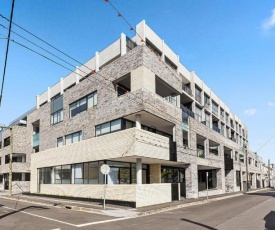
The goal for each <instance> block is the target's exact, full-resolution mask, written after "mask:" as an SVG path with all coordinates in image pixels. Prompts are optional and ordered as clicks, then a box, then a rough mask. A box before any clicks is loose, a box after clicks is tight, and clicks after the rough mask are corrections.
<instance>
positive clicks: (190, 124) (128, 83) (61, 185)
mask: <svg viewBox="0 0 275 230" xmlns="http://www.w3.org/2000/svg"><path fill="white" fill-rule="evenodd" d="M136 31H137V35H136V36H135V37H133V38H131V39H130V38H128V37H126V36H125V35H124V34H121V37H120V38H119V39H118V40H117V41H115V42H114V43H113V44H111V45H110V46H109V47H107V48H106V49H104V50H103V51H101V52H96V53H95V56H94V57H93V58H92V59H91V60H89V61H88V62H87V63H85V64H83V65H82V66H80V67H78V68H76V70H75V71H74V72H72V73H71V74H69V75H68V76H66V77H65V78H61V79H60V81H59V82H58V83H56V84H55V85H53V86H52V87H48V89H47V90H46V91H45V92H44V93H42V94H40V95H38V96H37V98H36V108H35V109H33V110H32V111H30V112H28V113H27V114H25V115H24V116H23V117H21V118H19V119H17V120H16V122H15V123H13V125H14V126H13V130H14V134H13V136H14V138H13V143H14V156H16V157H18V158H17V159H19V158H20V160H19V163H17V162H18V161H17V159H16V160H15V161H14V163H13V165H14V170H15V169H16V170H17V171H15V173H19V174H20V175H21V177H20V179H19V180H18V181H25V182H24V183H26V181H28V180H29V178H30V192H31V193H40V194H51V195H60V196H73V197H88V198H92V199H101V198H102V195H103V186H104V185H103V183H104V177H103V175H102V173H101V172H100V166H101V165H102V164H108V165H109V166H110V169H111V170H110V173H109V174H108V177H107V183H108V186H107V193H106V198H107V200H112V201H123V202H129V204H131V205H133V206H136V207H141V206H146V205H153V204H158V203H164V202H170V201H172V200H179V199H181V198H183V197H184V198H198V197H203V196H206V189H207V185H208V188H209V191H208V194H209V195H210V196H211V195H217V194H223V193H226V192H234V191H240V190H243V191H245V190H246V189H247V186H246V185H247V178H248V180H249V181H250V182H251V184H252V188H262V187H265V186H267V185H266V183H265V182H264V178H265V177H264V175H265V171H264V167H262V166H263V161H262V158H260V157H259V156H257V155H256V154H255V153H252V152H250V151H249V150H248V149H249V148H248V130H247V127H246V126H245V125H244V124H243V122H242V121H241V120H240V119H239V118H238V117H237V116H236V115H235V114H233V113H232V112H231V111H230V109H229V108H228V107H227V106H226V104H225V103H224V102H223V101H222V100H221V99H220V98H219V97H218V96H217V95H216V94H215V93H214V92H213V91H212V90H211V89H210V88H209V87H208V86H207V85H206V84H205V83H204V82H203V81H202V80H201V79H200V78H199V77H198V76H197V75H196V74H195V72H189V71H188V70H187V69H186V68H185V67H184V66H183V65H182V64H181V63H180V61H179V60H180V59H179V56H178V55H177V54H176V53H174V52H173V51H172V50H171V49H170V48H169V47H168V45H167V44H166V43H165V42H164V41H163V40H162V39H161V38H160V37H159V36H158V35H157V34H156V33H155V32H154V31H153V30H152V29H150V28H149V27H148V26H147V25H146V24H145V21H142V22H140V23H139V24H138V25H137V26H136ZM22 119H23V120H24V122H23V123H22ZM9 132H10V131H9V130H6V131H4V132H3V133H2V138H1V139H2V149H1V151H0V153H1V158H2V161H1V166H0V169H1V171H0V172H1V175H2V176H3V179H2V180H3V186H4V185H5V183H7V181H8V180H7V173H8V167H7V165H6V162H8V159H7V161H6V157H7V158H8V151H9V143H8V141H7V139H8V138H9V135H10V134H9ZM15 146H16V148H15ZM247 152H248V154H246V153H247ZM247 159H248V160H249V164H247V162H246V160H247ZM247 166H248V168H247ZM29 172H30V173H31V175H30V177H29ZM247 172H248V173H249V176H248V177H247ZM207 175H208V177H207ZM207 178H208V179H207ZM13 183H14V182H13ZM21 183H22V182H21ZM28 183H29V182H28Z"/></svg>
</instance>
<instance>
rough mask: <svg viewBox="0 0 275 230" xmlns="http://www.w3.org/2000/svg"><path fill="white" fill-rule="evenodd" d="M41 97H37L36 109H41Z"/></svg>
mask: <svg viewBox="0 0 275 230" xmlns="http://www.w3.org/2000/svg"><path fill="white" fill-rule="evenodd" d="M39 99H40V97H39V95H37V96H36V109H39V108H40V100H39Z"/></svg>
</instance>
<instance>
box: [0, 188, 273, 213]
mask: <svg viewBox="0 0 275 230" xmlns="http://www.w3.org/2000/svg"><path fill="white" fill-rule="evenodd" d="M264 190H270V188H263V189H257V190H252V191H250V192H247V193H256V192H261V191H264ZM244 194H245V193H243V192H233V193H225V194H222V195H216V196H211V197H209V198H208V199H207V198H206V197H201V198H197V199H182V200H180V201H173V202H169V203H164V204H158V205H151V206H147V207H141V208H131V207H127V206H120V205H112V204H106V209H105V210H104V209H103V205H102V202H91V201H85V200H84V201H79V200H73V199H63V198H62V199H61V198H52V197H48V196H35V195H24V194H16V195H12V196H8V193H7V192H5V191H4V192H3V191H0V199H7V200H14V201H16V202H26V203H31V204H36V205H44V206H52V207H56V208H63V209H70V210H74V211H82V212H88V213H96V214H101V215H107V216H113V217H136V216H146V215H152V214H156V213H161V212H166V211H171V210H175V209H179V208H184V207H190V206H194V205H201V204H206V203H209V202H214V201H218V200H223V199H229V198H233V197H237V196H242V195H244Z"/></svg>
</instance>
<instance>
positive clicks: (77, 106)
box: [69, 91, 98, 118]
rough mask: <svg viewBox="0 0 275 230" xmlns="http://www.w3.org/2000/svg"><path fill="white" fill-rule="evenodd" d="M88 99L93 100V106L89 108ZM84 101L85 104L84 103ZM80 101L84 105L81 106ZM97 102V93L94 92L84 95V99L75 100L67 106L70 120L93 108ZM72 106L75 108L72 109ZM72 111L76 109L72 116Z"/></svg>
mask: <svg viewBox="0 0 275 230" xmlns="http://www.w3.org/2000/svg"><path fill="white" fill-rule="evenodd" d="M90 98H92V100H93V105H90V106H89V99H90ZM84 100H85V102H84ZM82 101H83V102H84V104H81V102H82ZM97 102H98V100H97V91H94V92H92V93H90V94H88V95H86V96H85V97H82V98H79V99H78V100H76V101H74V102H73V103H71V104H69V113H70V114H69V115H70V118H72V117H75V116H76V115H77V114H79V113H82V112H84V111H87V110H88V109H89V108H91V107H95V106H96V105H97ZM84 105H85V106H84ZM73 106H75V108H73V109H72V107H73ZM81 106H83V108H81ZM74 109H76V113H75V114H74V115H72V111H73V110H74Z"/></svg>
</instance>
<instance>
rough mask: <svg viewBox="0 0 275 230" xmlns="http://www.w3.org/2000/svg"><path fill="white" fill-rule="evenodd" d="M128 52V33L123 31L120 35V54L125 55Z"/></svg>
mask: <svg viewBox="0 0 275 230" xmlns="http://www.w3.org/2000/svg"><path fill="white" fill-rule="evenodd" d="M126 52H127V47H126V35H125V34H124V33H121V35H120V55H121V56H123V55H125V54H126Z"/></svg>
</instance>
